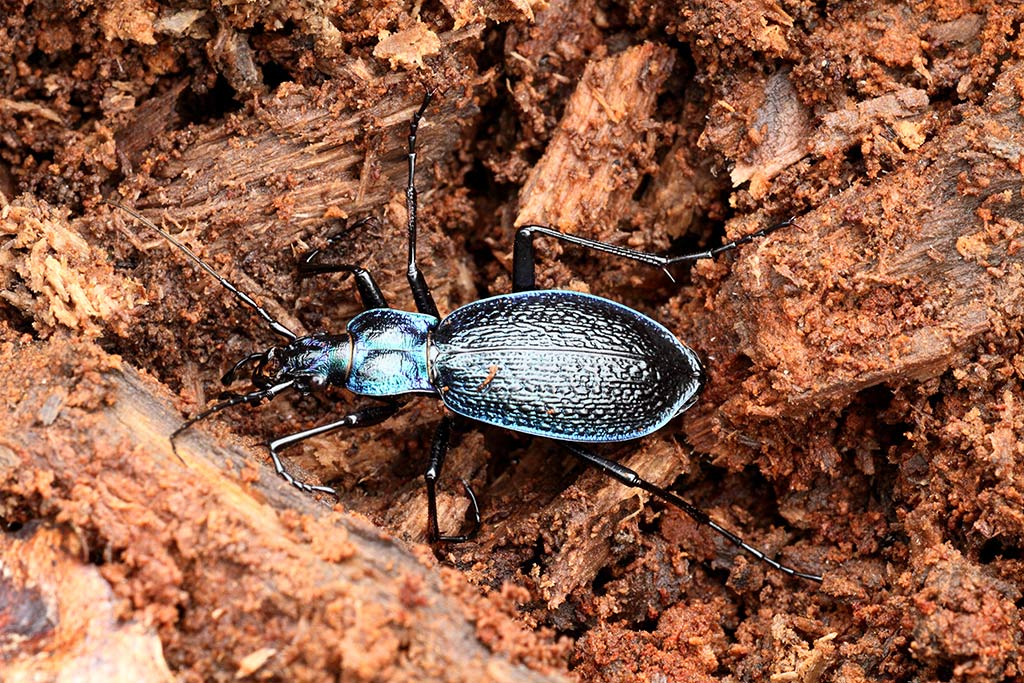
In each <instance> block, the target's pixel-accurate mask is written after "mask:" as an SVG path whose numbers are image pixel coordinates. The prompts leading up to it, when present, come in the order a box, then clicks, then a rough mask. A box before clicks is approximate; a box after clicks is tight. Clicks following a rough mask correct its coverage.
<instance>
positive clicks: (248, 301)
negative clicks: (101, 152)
mask: <svg viewBox="0 0 1024 683" xmlns="http://www.w3.org/2000/svg"><path fill="white" fill-rule="evenodd" d="M104 201H106V203H107V204H110V205H111V206H115V207H117V208H119V209H121V210H122V211H124V212H125V213H127V214H128V215H129V216H131V217H132V218H134V219H135V220H137V221H139V222H140V223H142V224H143V225H145V226H147V227H149V228H151V229H152V230H154V231H156V232H158V233H159V234H160V236H161V237H163V238H164V239H165V240H167V241H168V242H170V243H171V244H173V245H174V246H176V247H177V248H178V249H179V250H180V251H182V252H183V253H184V254H185V255H186V256H188V257H189V258H190V259H192V261H193V262H194V263H195V264H196V265H198V266H199V267H200V268H202V269H203V270H205V271H206V272H207V273H209V274H210V275H212V276H213V277H214V279H216V280H217V282H219V283H220V284H221V285H223V286H224V288H225V289H227V290H228V291H229V292H231V293H232V294H234V295H235V296H236V297H238V300H239V301H241V302H242V303H243V304H245V305H246V306H248V307H249V308H251V309H253V310H254V311H256V314H257V315H259V316H260V317H261V318H263V320H265V321H266V322H267V324H268V325H270V329H271V330H273V331H274V332H275V333H276V334H279V335H281V336H282V337H284V338H285V339H287V340H288V341H293V340H295V339H296V338H298V335H297V334H295V333H294V332H292V331H291V330H289V329H288V328H287V327H285V326H284V325H283V324H282V323H280V322H279V321H278V320H277V319H276V318H274V316H272V315H270V314H269V313H267V311H266V310H265V309H264V308H263V307H262V306H260V305H259V304H258V303H256V301H255V300H254V299H253V298H252V297H251V296H249V295H248V294H246V293H245V292H243V291H241V290H239V289H238V288H237V287H235V286H234V285H233V284H231V283H230V282H228V280H227V278H225V277H223V276H222V275H221V274H220V273H218V272H217V271H216V270H214V269H213V267H212V266H211V265H210V264H208V263H206V261H204V260H202V259H201V258H199V257H198V256H196V254H195V252H193V251H192V250H191V249H189V248H188V247H186V246H185V245H184V244H182V243H181V242H179V241H178V240H177V239H175V237H174V236H173V235H171V234H170V233H169V232H167V231H166V230H164V229H162V228H160V227H159V226H157V225H156V223H154V222H153V221H151V220H149V219H148V218H146V217H145V216H143V215H142V214H141V213H139V212H138V211H136V210H134V209H129V208H128V207H127V206H125V205H124V204H119V203H117V202H115V201H112V200H110V199H106V200H104Z"/></svg>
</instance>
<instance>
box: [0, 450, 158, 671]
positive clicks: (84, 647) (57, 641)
mask: <svg viewBox="0 0 1024 683" xmlns="http://www.w3.org/2000/svg"><path fill="white" fill-rule="evenodd" d="M3 459H4V460H7V458H3ZM5 464H6V463H5ZM0 556H2V557H3V558H4V559H3V571H2V574H0V596H2V597H3V599H2V600H0V658H2V659H3V665H2V666H3V680H4V681H5V682H6V683H31V681H39V680H59V679H63V680H78V681H88V680H104V681H109V682H110V683H170V681H173V680H174V676H172V675H171V672H170V670H169V669H168V668H167V663H166V662H165V661H164V656H163V648H162V646H161V643H160V639H159V638H158V637H157V634H156V632H155V629H153V628H152V627H151V626H146V625H144V624H143V623H142V622H141V621H137V620H134V619H126V618H125V616H124V615H125V612H126V611H127V609H126V607H127V606H126V605H125V604H124V602H125V600H124V599H123V598H117V597H115V595H114V593H113V591H112V590H111V588H110V584H109V583H107V581H106V580H105V579H104V578H103V576H102V574H101V572H100V571H99V570H98V569H97V568H96V567H94V566H92V565H90V564H88V563H87V559H88V549H87V548H86V547H85V546H83V544H82V539H81V537H79V536H76V535H75V534H74V533H72V532H71V531H70V530H63V531H62V530H58V529H53V528H46V527H41V526H39V525H31V526H29V527H27V528H25V529H23V530H22V531H21V532H20V533H18V534H17V535H10V536H7V535H5V536H3V537H0ZM113 653H117V654H116V656H112V654H113Z"/></svg>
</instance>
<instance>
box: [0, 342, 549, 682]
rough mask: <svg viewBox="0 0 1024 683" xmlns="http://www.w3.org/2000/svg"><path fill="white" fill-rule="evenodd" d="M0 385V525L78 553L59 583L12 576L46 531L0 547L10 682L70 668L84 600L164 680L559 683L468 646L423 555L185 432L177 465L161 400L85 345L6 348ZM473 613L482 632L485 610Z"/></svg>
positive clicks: (155, 389) (109, 633)
mask: <svg viewBox="0 0 1024 683" xmlns="http://www.w3.org/2000/svg"><path fill="white" fill-rule="evenodd" d="M0 387H3V388H4V392H5V396H4V401H3V405H4V406H6V410H5V415H4V419H3V420H2V421H0V424H2V425H3V426H2V428H0V481H2V482H3V486H4V489H5V491H7V492H8V495H7V496H6V497H5V498H4V501H3V508H2V510H0V515H2V516H3V518H4V519H6V520H7V523H8V524H11V523H14V522H15V521H16V520H18V519H19V510H20V509H22V508H23V507H25V506H29V505H31V506H32V507H33V508H36V509H40V508H42V509H48V510H50V511H51V513H50V514H52V515H53V517H54V519H55V520H57V521H58V522H60V523H62V524H63V525H65V528H67V529H73V530H74V534H73V538H72V540H71V541H68V543H67V544H68V545H69V546H70V547H71V548H72V549H74V548H78V550H77V551H75V550H73V552H72V556H75V555H77V556H78V559H74V558H73V557H72V556H64V557H62V558H61V561H60V567H61V570H59V571H58V570H56V569H55V570H54V572H53V573H44V574H38V573H34V572H32V571H31V570H30V568H31V567H32V566H34V565H35V564H38V563H39V562H42V561H43V559H44V558H45V557H48V556H49V553H52V552H54V550H52V549H51V546H50V544H49V543H48V541H47V540H46V539H50V540H56V541H60V537H61V535H62V534H61V533H60V532H57V531H43V530H40V529H37V528H35V527H32V526H29V527H26V528H24V529H23V530H22V535H23V537H24V540H21V541H18V540H14V539H8V540H7V541H6V542H5V543H6V546H5V547H6V548H7V549H8V550H10V551H11V554H9V555H7V554H5V557H6V558H7V559H6V560H5V562H6V563H13V566H14V570H13V574H7V575H5V578H4V583H3V588H4V593H5V594H6V595H8V596H11V601H8V602H5V603H4V607H3V609H4V611H5V612H4V613H5V614H6V615H8V616H7V617H6V618H0V624H3V628H0V643H2V644H3V651H4V652H5V653H7V656H8V657H9V658H10V659H11V660H12V661H13V663H12V664H11V666H12V667H13V668H12V669H11V671H19V670H24V669H23V667H25V666H30V665H31V666H34V667H36V668H35V669H34V670H35V671H36V672H37V673H39V674H41V673H42V671H43V668H40V667H45V669H46V670H48V671H51V672H54V673H56V672H59V671H61V670H62V667H65V666H71V663H70V662H69V660H68V657H69V656H70V654H69V653H72V652H74V651H76V650H75V648H69V647H67V646H66V641H65V640H64V639H65V638H70V639H72V641H74V640H78V639H80V638H82V636H83V635H84V631H82V630H81V628H82V627H84V626H81V625H82V622H81V621H80V619H81V617H75V616H74V615H75V614H76V613H77V614H81V611H82V609H81V605H80V603H79V601H80V600H82V599H86V598H87V596H88V595H89V594H93V595H95V596H96V598H97V599H99V600H102V602H103V604H106V605H108V607H107V610H108V612H106V613H104V612H100V611H95V612H94V613H93V614H92V615H91V617H90V618H88V619H86V622H85V623H88V624H89V627H88V632H89V633H91V634H92V633H95V635H96V636H97V637H102V638H104V639H109V640H110V642H114V641H117V640H119V639H123V636H119V635H118V634H119V632H120V631H121V630H122V629H123V628H124V626H121V625H119V623H120V622H121V621H123V620H125V619H128V620H129V622H130V621H135V622H137V623H138V624H145V625H147V626H148V628H150V629H155V632H156V633H158V634H159V636H160V641H161V642H162V643H163V647H164V650H163V651H164V656H165V657H166V658H167V660H168V662H169V663H170V664H171V665H172V667H173V668H174V669H175V670H178V671H189V672H192V673H193V674H195V675H198V676H201V677H202V678H203V679H205V680H227V679H230V678H232V677H246V676H249V675H258V676H260V677H267V676H270V677H274V678H277V679H279V680H324V679H325V677H327V676H338V677H340V678H341V679H343V680H353V681H394V680H424V679H429V680H437V681H480V680H494V681H554V680H562V679H561V678H560V677H559V676H556V675H553V674H544V673H540V672H537V671H532V670H530V669H528V668H526V667H524V666H521V665H516V664H513V663H511V662H510V661H509V660H508V658H507V657H505V656H503V655H500V654H493V653H491V652H490V651H488V650H487V649H486V648H485V647H484V646H483V645H481V643H480V642H479V640H478V638H477V634H476V632H475V631H474V627H473V624H472V621H471V620H472V619H473V616H472V610H473V608H472V607H471V606H469V605H472V602H473V601H472V600H470V601H469V602H468V603H467V602H466V601H465V600H466V595H465V594H464V593H465V590H464V589H462V588H460V587H459V583H460V580H459V579H458V578H456V577H454V576H451V575H449V576H447V577H444V578H442V575H440V574H439V573H438V571H437V568H436V565H435V562H434V560H433V559H432V558H431V557H430V555H429V553H424V552H422V550H420V551H410V549H408V548H406V547H403V546H402V545H401V544H399V543H396V542H395V541H394V540H392V539H391V538H389V537H388V536H387V535H385V534H383V533H381V532H380V531H379V530H377V529H375V528H374V527H372V526H371V525H369V524H368V523H366V522H365V521H363V520H361V519H359V518H357V517H353V516H351V515H348V514H345V513H343V512H340V511H331V509H330V508H328V507H327V506H325V505H323V504H322V503H318V502H317V501H315V500H313V499H311V498H310V497H308V496H304V495H302V494H300V493H299V492H298V491H296V490H295V489H293V488H292V487H290V486H288V485H286V484H284V483H283V482H282V481H281V480H280V479H279V478H278V477H277V476H276V475H274V474H273V473H272V472H271V471H269V470H268V469H267V468H265V467H260V466H256V467H254V466H253V463H252V462H251V461H250V460H249V459H248V456H247V453H246V452H245V451H243V450H241V449H239V448H238V447H237V446H231V445H223V444H218V443H214V442H212V441H210V440H209V439H207V438H205V437H203V436H202V435H194V436H192V437H191V438H189V439H182V440H180V441H179V442H178V449H177V456H180V460H179V458H178V457H177V456H176V455H175V453H174V452H173V451H172V448H171V444H170V441H169V439H168V436H169V434H170V432H171V430H173V428H174V427H175V426H176V425H177V424H178V416H177V414H176V413H175V411H173V410H172V409H170V407H169V405H168V401H167V398H168V397H167V395H166V393H165V391H164V390H163V389H162V388H161V387H160V386H159V385H158V384H157V383H156V382H154V381H153V380H152V379H150V378H147V377H145V376H143V375H140V374H139V373H138V372H136V371H135V370H134V369H132V368H131V367H130V366H127V365H126V364H124V363H123V362H122V361H121V360H120V359H118V358H117V357H115V356H110V355H107V354H105V353H103V352H102V351H101V350H100V349H98V348H97V347H96V346H94V345H92V344H90V343H88V342H81V341H69V340H66V339H60V338H55V339H54V340H52V341H50V342H46V343H40V342H32V341H28V340H23V341H19V342H14V343H7V344H5V345H4V346H3V348H2V356H0ZM183 463H184V466H182V465H183ZM74 538H79V539H80V540H79V541H78V542H77V543H76V542H73V539H74ZM61 543H63V542H61ZM82 556H85V557H88V558H103V559H102V561H98V562H96V560H93V561H94V562H95V563H96V564H98V570H99V571H98V575H97V574H96V573H95V572H94V571H90V570H87V566H88V565H85V564H83V563H82V559H81V558H82ZM77 575H81V576H83V577H84V578H83V579H82V580H87V581H88V582H90V585H91V586H92V588H90V589H89V590H90V593H89V594H82V595H79V594H77V592H76V591H71V590H69V589H68V584H67V583H62V582H66V581H68V580H74V578H73V577H75V576H77ZM99 576H102V579H103V580H100V579H99ZM104 580H105V582H106V583H108V584H109V588H108V587H105V585H104ZM33 586H35V587H34V588H33ZM111 590H112V591H113V594H114V595H116V596H117V597H116V599H114V598H112V597H111V596H110V594H109V591H111ZM26 591H28V592H26ZM33 591H35V592H33ZM40 592H41V593H42V595H44V596H45V598H41V597H40V596H39V595H38V594H39V593H40ZM460 594H461V595H460ZM457 596H458V597H457ZM456 598H457V599H456ZM40 599H44V600H45V601H46V603H47V604H49V605H51V606H52V607H51V608H48V610H47V614H49V615H50V617H49V621H48V622H46V623H45V624H43V625H42V626H41V627H40V628H36V629H34V630H32V631H31V634H30V635H31V638H30V641H29V642H30V643H31V645H30V647H29V648H28V649H20V650H15V651H13V652H12V650H11V644H12V643H13V642H17V641H18V639H19V638H23V637H24V634H22V633H20V632H19V630H18V629H19V628H20V627H21V626H22V624H21V623H19V622H18V621H17V620H16V619H15V620H13V621H12V620H11V618H10V617H11V616H12V615H13V616H16V615H18V614H19V613H20V610H21V609H26V610H30V609H37V608H34V607H33V604H35V603H37V602H38V600H40ZM468 606H469V607H468ZM478 607H479V608H480V609H481V610H482V611H481V618H483V615H485V614H486V619H485V620H484V623H486V624H488V628H491V629H493V628H495V619H496V615H495V614H493V613H488V612H489V609H490V608H489V607H488V606H487V605H486V604H484V603H480V604H479V605H478ZM467 609H468V610H469V611H468V612H467ZM104 614H108V615H109V614H116V615H118V619H116V620H115V619H111V618H110V617H109V616H106V617H104ZM182 617H184V618H182ZM125 623H127V622H125ZM128 628H129V630H134V629H135V628H136V627H131V626H129V627H128ZM515 628H516V627H515V626H514V625H512V624H511V623H505V624H502V625H501V627H500V629H501V630H503V631H509V629H512V630H514V629H515ZM143 631H144V632H145V631H146V629H143ZM149 633H150V637H151V636H152V633H153V631H149ZM143 635H144V634H143V633H140V634H139V636H140V637H142V636H143ZM146 651H149V652H156V653H157V655H156V656H155V657H153V658H152V659H151V661H150V664H149V665H146V664H145V663H144V662H136V664H137V665H138V666H140V667H142V668H141V671H143V672H145V673H146V674H147V675H149V676H153V677H155V678H154V680H159V679H160V677H161V676H163V677H164V678H166V674H167V672H166V669H161V666H160V665H161V659H160V656H159V654H158V653H159V645H158V644H157V643H156V641H153V640H150V641H149V643H148V645H147V646H146ZM118 652H121V651H120V650H114V651H113V652H112V653H107V654H108V656H110V655H111V654H113V655H114V659H115V660H120V663H121V664H123V665H126V666H127V665H128V664H129V663H131V662H133V661H135V660H134V659H133V657H134V655H133V654H132V650H127V651H124V653H123V654H124V657H121V656H120V655H118ZM75 665H76V666H78V665H81V666H82V667H83V669H82V672H83V675H84V674H86V673H88V674H91V675H97V674H98V672H99V671H102V670H103V668H102V667H103V666H105V664H104V663H103V662H102V661H99V662H97V661H94V660H89V659H87V658H83V659H81V661H79V662H78V664H75ZM96 667H99V668H96ZM540 668H544V667H543V666H542V667H540ZM130 671H131V670H129V673H130ZM161 671H162V673H161ZM330 672H333V674H331V673H330ZM123 675H128V674H123ZM5 680H6V677H5ZM118 680H126V679H123V678H122V679H118ZM138 680H141V679H138Z"/></svg>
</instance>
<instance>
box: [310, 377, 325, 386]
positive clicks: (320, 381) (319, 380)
mask: <svg viewBox="0 0 1024 683" xmlns="http://www.w3.org/2000/svg"><path fill="white" fill-rule="evenodd" d="M325 384H327V380H326V379H324V376H323V375H313V376H312V377H310V378H309V386H310V387H311V388H313V389H323V388H324V385H325Z"/></svg>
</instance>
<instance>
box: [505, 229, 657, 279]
mask: <svg viewBox="0 0 1024 683" xmlns="http://www.w3.org/2000/svg"><path fill="white" fill-rule="evenodd" d="M536 234H540V235H545V236H547V237H554V238H555V239H559V240H562V241H563V242H568V243H569V244H575V245H577V246H581V247H586V248H587V249H594V250H596V251H603V252H605V253H608V254H612V255H614V256H619V257H621V258H628V259H632V260H634V261H640V262H641V263H646V264H648V265H652V266H658V267H660V268H664V267H665V266H666V265H667V264H668V263H669V259H668V258H667V257H665V256H659V255H657V254H648V253H647V252H644V251H637V250H635V249H627V248H626V247H619V246H616V245H614V244H608V243H606V242H599V241H597V240H592V239H587V238H586V237H579V236H578V235H570V234H568V233H564V232H559V231H558V230H555V229H554V228H549V227H547V226H546V225H523V226H520V227H519V229H518V230H516V238H515V243H514V245H513V247H512V291H513V292H525V291H530V290H533V289H536V288H537V285H536V281H535V276H534V271H535V265H536V254H535V252H534V249H533V237H534V235H536Z"/></svg>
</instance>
